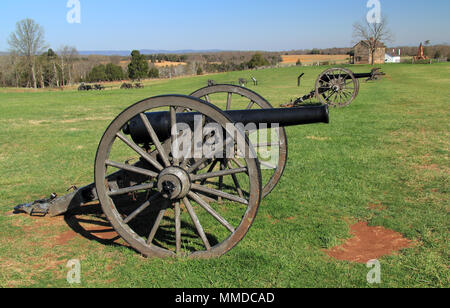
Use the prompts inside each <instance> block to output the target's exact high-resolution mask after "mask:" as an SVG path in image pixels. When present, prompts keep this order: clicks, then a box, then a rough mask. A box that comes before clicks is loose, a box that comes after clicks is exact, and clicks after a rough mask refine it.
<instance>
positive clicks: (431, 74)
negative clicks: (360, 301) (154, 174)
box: [0, 64, 450, 288]
mask: <svg viewBox="0 0 450 308" xmlns="http://www.w3.org/2000/svg"><path fill="white" fill-rule="evenodd" d="M351 69H353V70H354V71H355V72H366V71H369V70H370V67H368V66H355V67H352V68H351ZM382 69H383V71H385V72H386V73H387V76H386V78H384V79H383V80H381V81H379V82H373V83H362V85H361V90H360V95H359V97H358V98H357V100H356V101H355V102H353V103H352V105H351V106H349V107H348V108H343V109H333V110H331V124H330V125H310V126H301V127H292V128H288V129H287V133H288V139H289V161H288V165H287V169H286V172H285V174H284V177H283V178H282V180H281V181H280V183H279V185H278V186H277V188H276V189H275V190H274V191H273V192H272V194H271V195H269V196H268V197H267V198H266V199H264V200H263V202H262V204H261V207H260V210H259V213H258V217H257V219H256V222H255V223H254V225H253V227H252V228H251V230H250V232H249V233H248V234H247V236H246V237H245V238H244V240H243V241H242V242H241V243H240V244H239V245H238V246H237V247H236V248H234V249H233V250H232V251H231V252H229V253H228V254H226V255H225V256H223V257H221V258H218V259H212V260H187V259H180V260H173V259H168V260H159V259H146V258H144V257H142V256H140V255H139V254H137V253H136V252H135V251H133V250H131V249H129V248H127V247H123V246H117V245H106V244H105V243H100V242H98V241H94V240H89V239H87V238H86V237H83V236H81V235H71V234H72V233H73V232H72V229H71V227H70V221H71V220H70V217H66V218H63V217H61V218H55V219H51V218H32V217H28V216H26V215H11V210H12V208H13V207H14V206H15V205H17V204H19V203H23V202H29V201H32V200H35V199H39V198H42V197H47V196H48V195H49V194H50V193H52V192H57V193H58V194H59V195H63V194H64V193H65V190H66V189H67V188H68V187H70V186H71V185H78V186H82V185H84V184H88V183H90V182H92V181H93V165H94V158H95V153H96V150H97V145H98V142H99V140H100V138H101V136H102V134H103V132H104V131H105V129H106V128H107V126H108V124H109V123H110V122H111V121H112V120H113V119H114V118H115V116H116V115H117V114H119V113H120V112H121V111H122V110H123V109H125V108H126V107H128V106H129V105H131V104H133V103H135V102H137V101H139V100H141V99H144V98H147V97H151V96H155V95H160V94H169V93H170V94H172V93H176V94H189V93H191V92H193V91H194V90H196V89H198V88H200V87H203V86H205V85H206V81H207V80H208V79H215V80H216V81H217V82H225V81H231V80H237V79H238V78H239V77H245V78H247V79H249V78H250V75H254V76H255V77H256V78H257V79H258V81H259V83H260V85H259V86H258V87H253V86H249V87H250V88H251V89H253V90H255V91H257V92H258V93H260V94H261V95H262V96H263V97H265V98H266V99H267V100H268V101H270V102H271V103H272V104H273V105H274V106H279V105H280V104H282V103H286V102H288V101H289V100H290V99H292V98H295V97H297V96H300V95H302V94H304V93H306V92H308V91H309V90H310V89H312V87H313V84H314V81H315V78H316V77H317V75H318V74H319V73H320V72H321V71H322V70H324V67H320V68H317V67H307V68H299V67H290V68H282V69H267V70H260V71H252V72H233V73H227V74H220V75H214V76H200V77H191V78H182V79H176V80H164V81H153V82H151V81H150V82H147V83H146V88H145V89H139V90H131V91H130V90H118V89H114V90H108V91H104V92H89V93H79V92H77V91H64V92H55V91H53V92H50V91H48V92H47V91H39V92H33V91H22V92H21V91H17V90H13V89H0V132H1V134H0V136H1V137H0V170H1V171H0V175H1V176H0V229H1V231H0V287H19V286H20V287H70V285H69V284H68V283H67V281H66V275H67V272H68V270H69V269H68V268H66V263H67V261H68V260H70V259H79V260H81V266H82V269H81V270H82V272H81V279H82V284H81V285H80V286H82V287H200V288H203V287H207V288H208V287H213V288H215V287H226V288H227V287H237V288H242V287H263V288H265V287H379V286H380V287H449V286H450V284H449V242H448V236H449V217H448V213H449V190H448V187H449V174H450V164H449V161H448V154H449V141H450V124H449V118H450V107H449V101H448V100H449V98H450V90H449V89H450V88H449V84H450V65H448V64H435V65H415V66H414V65H406V64H405V65H403V64H400V65H383V66H382ZM301 71H304V72H305V73H306V76H305V77H304V83H303V85H302V88H301V89H299V88H297V86H296V85H297V84H296V83H297V80H296V78H297V76H298V74H299V73H300V72H301ZM371 204H380V205H381V206H379V207H376V208H374V207H371V206H370V205H371ZM357 221H367V222H368V223H369V225H370V226H383V227H385V228H389V229H392V230H394V231H396V232H400V233H402V234H403V235H404V236H405V237H406V238H408V239H410V240H413V241H414V246H413V247H412V248H409V249H406V250H403V251H401V252H399V253H397V254H394V255H391V256H386V257H383V258H381V259H380V262H381V266H382V268H381V270H382V278H381V279H382V283H381V284H380V285H369V284H368V283H367V281H366V275H367V273H368V271H369V269H368V268H367V267H366V265H365V264H357V263H350V262H343V261H336V260H334V259H332V258H330V257H328V256H327V255H326V254H325V253H324V249H327V248H331V247H334V246H337V245H339V244H340V243H342V241H343V240H345V239H347V238H349V237H350V236H351V235H350V233H349V225H350V224H352V223H354V222H357ZM68 222H69V223H68ZM71 232H72V233H71Z"/></svg>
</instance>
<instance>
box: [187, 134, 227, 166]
mask: <svg viewBox="0 0 450 308" xmlns="http://www.w3.org/2000/svg"><path fill="white" fill-rule="evenodd" d="M232 142H234V140H233V139H232V138H228V139H227V140H225V142H224V144H222V145H221V146H220V147H219V149H217V150H216V151H215V152H214V153H212V155H210V156H211V157H214V156H216V155H217V154H219V153H220V152H223V149H224V148H226V147H227V146H228V145H229V144H230V143H232ZM209 159H211V158H208V157H203V158H201V159H199V160H197V161H196V162H195V164H193V165H192V166H191V167H190V168H189V169H188V173H193V172H195V171H197V169H198V168H199V167H200V166H201V165H202V164H204V163H205V162H207V161H208V160H209Z"/></svg>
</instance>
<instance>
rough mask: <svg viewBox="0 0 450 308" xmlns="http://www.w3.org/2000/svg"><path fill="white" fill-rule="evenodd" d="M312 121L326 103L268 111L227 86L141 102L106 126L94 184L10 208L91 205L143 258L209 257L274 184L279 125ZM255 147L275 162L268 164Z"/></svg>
mask: <svg viewBox="0 0 450 308" xmlns="http://www.w3.org/2000/svg"><path fill="white" fill-rule="evenodd" d="M220 97H222V99H223V100H219V98H220ZM241 106H245V107H241ZM219 107H221V108H219ZM314 123H329V112H328V105H321V106H303V107H298V108H292V109H284V108H273V107H272V106H271V105H270V104H269V103H268V102H267V101H266V100H265V99H264V98H262V97H261V96H259V95H258V94H257V93H255V92H253V91H251V90H248V89H245V88H242V87H238V86H232V85H216V86H212V87H206V88H203V89H200V90H197V91H195V92H194V93H192V94H191V95H190V96H185V95H164V96H157V97H153V98H149V99H145V100H143V101H140V102H138V103H136V104H134V105H132V106H130V107H129V108H127V109H126V110H124V111H123V112H122V113H121V114H120V115H118V116H117V118H115V119H114V120H113V121H112V123H111V124H110V125H109V127H108V128H107V129H106V131H105V133H104V135H103V137H102V138H101V141H100V143H99V146H98V150H97V153H96V158H95V163H94V183H92V184H89V185H87V186H84V187H81V188H77V187H74V191H73V192H72V193H70V194H68V195H65V196H62V197H58V196H57V195H56V194H52V195H51V196H50V198H48V199H43V200H37V201H35V202H31V203H28V204H21V205H19V206H17V207H16V208H15V210H16V211H17V212H25V213H28V214H30V215H42V216H44V215H50V216H57V215H61V214H64V213H67V212H70V211H71V210H74V209H78V208H80V207H82V206H83V205H86V204H90V203H91V202H93V201H99V205H100V206H101V209H102V211H103V213H104V215H105V216H106V218H107V219H108V221H109V222H110V224H111V225H112V227H113V228H114V229H115V231H117V233H118V234H119V235H120V237H121V238H122V239H123V240H125V241H126V242H127V243H128V244H129V245H130V246H131V247H132V248H134V249H135V250H136V251H138V252H140V253H141V254H142V255H144V256H148V257H161V258H164V257H189V258H211V257H219V256H221V255H223V254H225V253H227V252H228V251H229V250H231V249H232V248H233V247H235V246H236V245H237V244H238V243H239V242H240V241H241V240H242V239H243V238H244V236H245V235H246V233H247V232H248V231H249V229H250V227H251V225H252V224H253V222H254V220H255V217H256V214H257V211H258V208H259V205H260V202H261V200H262V198H263V197H264V196H266V195H267V194H269V193H270V192H271V191H272V190H273V189H274V187H275V186H276V184H277V183H278V181H279V179H280V177H281V174H282V173H283V170H284V167H285V164H286V159H287V141H286V133H285V127H289V126H293V125H306V124H314ZM264 131H266V133H267V131H270V132H271V134H270V136H268V138H266V139H264V138H260V137H261V135H263V136H264V135H265V134H264ZM255 134H256V137H257V138H255ZM180 140H181V141H184V142H181V141H180ZM185 145H187V146H185ZM272 148H273V149H272ZM260 149H265V150H266V152H267V151H269V149H271V151H269V152H271V153H272V154H273V155H274V156H275V159H274V161H275V163H274V164H273V165H272V166H270V168H266V169H265V168H263V167H264V164H263V161H264V160H266V159H267V157H263V156H264V155H263V152H261V151H260ZM269 159H270V158H269ZM266 165H268V164H267V163H266Z"/></svg>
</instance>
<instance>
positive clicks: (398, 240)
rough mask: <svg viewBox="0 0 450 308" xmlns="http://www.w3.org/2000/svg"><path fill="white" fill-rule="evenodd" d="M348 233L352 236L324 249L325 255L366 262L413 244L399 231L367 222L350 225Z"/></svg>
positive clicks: (338, 258)
mask: <svg viewBox="0 0 450 308" xmlns="http://www.w3.org/2000/svg"><path fill="white" fill-rule="evenodd" d="M350 233H351V234H352V235H353V237H352V238H350V239H348V240H347V241H346V242H345V243H344V244H342V245H341V246H337V247H334V248H331V249H330V250H327V251H325V252H326V253H327V255H329V256H330V257H332V258H334V259H337V260H342V261H350V262H357V263H367V262H368V261H370V260H373V259H379V258H381V257H383V256H387V255H392V254H394V253H395V252H397V251H400V250H402V249H405V248H409V247H411V246H412V244H413V243H412V242H411V241H410V240H408V239H406V238H404V237H403V235H401V234H400V233H397V232H394V231H392V230H388V229H386V228H384V227H369V226H368V225H367V222H359V223H357V224H354V225H352V226H351V227H350Z"/></svg>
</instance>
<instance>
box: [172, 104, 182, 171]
mask: <svg viewBox="0 0 450 308" xmlns="http://www.w3.org/2000/svg"><path fill="white" fill-rule="evenodd" d="M170 129H171V134H172V147H173V146H174V145H175V144H176V141H177V139H178V129H177V110H176V109H175V107H172V106H171V107H170ZM174 130H175V134H174ZM172 157H173V165H174V166H179V165H180V162H179V160H178V158H176V157H175V155H174V153H173V149H172Z"/></svg>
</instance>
